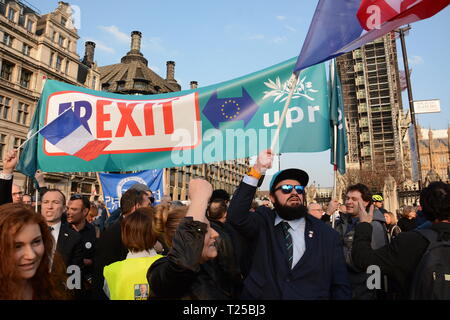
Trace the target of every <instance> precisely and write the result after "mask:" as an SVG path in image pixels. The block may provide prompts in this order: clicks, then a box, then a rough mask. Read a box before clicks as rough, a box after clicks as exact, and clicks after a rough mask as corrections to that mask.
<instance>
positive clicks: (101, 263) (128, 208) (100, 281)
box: [92, 183, 152, 300]
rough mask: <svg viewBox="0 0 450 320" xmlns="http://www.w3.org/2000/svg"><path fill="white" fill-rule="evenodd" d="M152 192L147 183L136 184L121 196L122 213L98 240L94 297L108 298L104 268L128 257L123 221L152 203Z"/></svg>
mask: <svg viewBox="0 0 450 320" xmlns="http://www.w3.org/2000/svg"><path fill="white" fill-rule="evenodd" d="M151 197H152V192H151V191H150V189H148V187H147V186H146V185H143V184H140V183H138V184H135V185H133V186H132V187H131V188H130V189H128V190H127V191H126V192H125V193H124V194H123V195H122V197H121V198H120V209H121V213H122V214H121V215H120V217H119V218H118V220H117V221H116V222H115V223H114V224H112V225H111V226H110V227H109V228H108V229H106V230H105V231H103V233H102V235H101V236H100V238H99V239H98V241H97V245H96V246H97V248H96V250H95V255H94V271H93V290H92V298H93V299H95V300H108V297H107V296H106V295H105V293H104V292H103V285H104V281H105V278H104V276H103V269H104V267H105V266H107V265H110V264H111V263H113V262H116V261H121V260H124V259H126V257H127V253H128V250H127V248H126V247H125V245H124V244H123V243H122V231H121V222H122V220H123V219H126V217H127V216H128V215H130V214H132V213H133V212H134V211H136V209H138V208H140V207H146V206H149V205H150V204H151V200H150V198H151Z"/></svg>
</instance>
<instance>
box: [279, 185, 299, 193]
mask: <svg viewBox="0 0 450 320" xmlns="http://www.w3.org/2000/svg"><path fill="white" fill-rule="evenodd" d="M293 189H295V191H297V193H298V194H303V193H305V187H304V186H300V185H298V186H293V185H292V184H283V185H281V186H279V187H278V188H276V189H275V191H277V190H281V192H283V193H284V194H289V193H291V192H292V190H293Z"/></svg>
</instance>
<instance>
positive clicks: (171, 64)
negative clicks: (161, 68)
mask: <svg viewBox="0 0 450 320" xmlns="http://www.w3.org/2000/svg"><path fill="white" fill-rule="evenodd" d="M166 66H167V72H166V80H167V81H175V82H176V80H175V61H167V62H166Z"/></svg>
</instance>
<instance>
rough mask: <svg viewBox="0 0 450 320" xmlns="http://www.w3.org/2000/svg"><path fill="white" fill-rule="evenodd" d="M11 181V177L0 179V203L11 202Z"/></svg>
mask: <svg viewBox="0 0 450 320" xmlns="http://www.w3.org/2000/svg"><path fill="white" fill-rule="evenodd" d="M12 183H13V179H10V180H5V179H0V205H2V204H5V203H10V202H13V199H12V194H11V192H12V191H11V190H12Z"/></svg>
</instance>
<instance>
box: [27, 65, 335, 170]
mask: <svg viewBox="0 0 450 320" xmlns="http://www.w3.org/2000/svg"><path fill="white" fill-rule="evenodd" d="M295 60H296V59H295V58H293V59H290V60H288V61H285V62H283V63H280V64H277V65H275V66H273V67H270V68H267V69H264V70H261V71H259V72H255V73H253V74H250V75H247V76H243V77H241V78H238V79H235V80H231V81H227V82H224V83H220V84H217V85H212V86H208V87H204V88H198V89H195V90H187V91H180V92H172V93H167V94H158V95H148V96H145V95H144V96H142V95H141V96H138V95H120V94H115V93H109V92H104V91H94V90H90V89H86V88H82V87H77V86H73V85H70V84H67V83H62V82H58V81H54V80H48V81H46V84H45V87H44V90H43V93H42V95H41V98H40V101H39V104H38V106H37V109H36V112H35V114H34V116H33V120H32V124H31V127H30V133H35V132H38V131H39V130H41V131H40V134H37V135H36V136H35V137H34V138H33V139H31V140H30V141H29V142H27V143H26V144H25V148H24V150H23V151H22V153H21V156H20V161H19V165H18V170H20V171H21V172H23V173H25V174H28V175H34V172H35V171H36V169H41V170H43V171H45V172H90V171H94V172H95V171H98V172H105V171H137V170H139V171H140V170H147V169H149V168H152V169H159V168H169V167H178V166H185V165H191V164H200V163H211V162H216V161H223V160H234V159H240V158H246V157H250V156H254V155H257V154H258V153H259V152H260V151H262V150H265V149H267V148H268V147H269V146H270V145H271V141H272V138H273V135H274V132H275V130H276V128H277V125H278V123H279V121H280V118H281V111H282V109H283V107H284V102H285V100H286V99H287V96H288V93H289V89H288V81H289V78H290V77H291V75H292V70H293V68H294V65H295ZM68 109H71V110H70V111H67V110H68ZM64 112H66V113H64ZM63 113H64V114H63ZM329 120H330V118H329V107H328V89H327V81H326V75H325V66H324V65H323V64H319V65H315V66H313V67H311V68H308V69H306V70H303V71H302V72H301V74H300V75H299V79H298V82H297V84H296V87H295V91H294V94H293V99H292V103H291V104H290V107H289V110H288V112H287V116H286V120H285V122H284V124H283V126H282V129H281V132H280V139H279V150H275V151H276V152H277V151H281V152H318V151H323V150H327V149H329V148H330V141H329V136H330V132H329ZM52 122H53V123H52ZM45 126H47V127H45ZM44 127H45V128H44ZM43 128H44V129H43Z"/></svg>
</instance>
